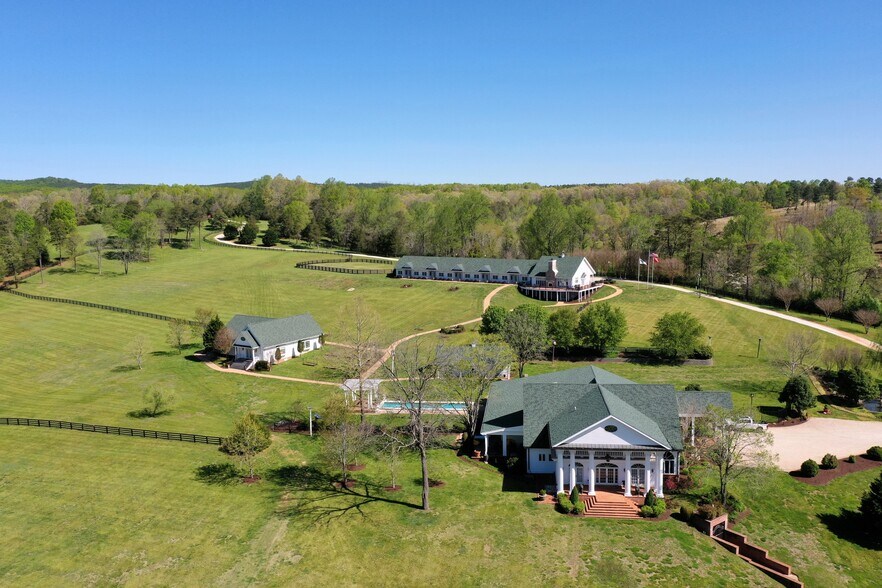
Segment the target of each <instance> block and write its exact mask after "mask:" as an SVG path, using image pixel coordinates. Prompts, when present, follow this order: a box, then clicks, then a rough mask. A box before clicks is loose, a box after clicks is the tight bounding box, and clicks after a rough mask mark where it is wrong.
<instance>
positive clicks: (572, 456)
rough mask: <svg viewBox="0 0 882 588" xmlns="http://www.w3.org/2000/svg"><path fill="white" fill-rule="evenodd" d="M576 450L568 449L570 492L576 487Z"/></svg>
mask: <svg viewBox="0 0 882 588" xmlns="http://www.w3.org/2000/svg"><path fill="white" fill-rule="evenodd" d="M576 484H577V482H576V450H575V449H570V492H572V491H573V488H575V487H576Z"/></svg>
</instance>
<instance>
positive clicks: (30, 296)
mask: <svg viewBox="0 0 882 588" xmlns="http://www.w3.org/2000/svg"><path fill="white" fill-rule="evenodd" d="M4 292H9V293H10V294H15V295H16V296H21V297H23V298H28V299H30V300H41V301H43V302H60V303H62V304H76V305H77V306H87V307H89V308H97V309H99V310H109V311H111V312H121V313H124V314H131V315H134V316H142V317H145V318H149V319H156V320H159V321H170V320H179V319H176V317H173V316H166V315H164V314H156V313H155V312H144V311H141V310H132V309H130V308H120V307H119V306H109V305H107V304H96V303H94V302H84V301H82V300H71V299H70V298H55V297H52V296H39V295H37V294H28V293H27V292H22V291H21V290H9V289H7V290H4ZM185 322H186V323H187V324H188V325H191V326H195V325H198V324H199V323H197V322H196V321H190V320H186V321H185Z"/></svg>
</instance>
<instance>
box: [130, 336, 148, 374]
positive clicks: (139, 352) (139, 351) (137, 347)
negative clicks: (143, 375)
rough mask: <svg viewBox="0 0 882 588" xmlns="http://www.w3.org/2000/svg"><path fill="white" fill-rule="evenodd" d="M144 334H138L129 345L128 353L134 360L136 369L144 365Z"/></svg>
mask: <svg viewBox="0 0 882 588" xmlns="http://www.w3.org/2000/svg"><path fill="white" fill-rule="evenodd" d="M144 347H145V341H144V335H138V336H137V337H135V340H134V341H133V342H132V345H131V347H129V355H131V356H132V359H134V360H135V363H136V364H137V365H138V369H139V370H140V369H143V367H144Z"/></svg>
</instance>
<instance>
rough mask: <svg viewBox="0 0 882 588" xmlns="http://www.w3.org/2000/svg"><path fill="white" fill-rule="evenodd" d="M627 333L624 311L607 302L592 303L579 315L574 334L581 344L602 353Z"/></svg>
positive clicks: (616, 343)
mask: <svg viewBox="0 0 882 588" xmlns="http://www.w3.org/2000/svg"><path fill="white" fill-rule="evenodd" d="M627 334H628V321H627V320H626V319H625V313H624V311H623V310H622V309H621V308H619V307H617V306H612V305H611V304H609V303H607V302H601V303H599V304H592V305H590V306H589V307H588V309H587V310H586V311H585V312H583V313H581V314H580V315H579V326H578V327H576V336H577V337H578V338H579V339H580V340H581V342H582V345H584V346H585V347H587V348H588V349H591V350H593V351H596V352H597V353H599V354H600V355H604V354H605V353H606V351H607V350H608V349H612V348H614V347H618V345H619V343H621V342H622V339H624V338H625V335H627Z"/></svg>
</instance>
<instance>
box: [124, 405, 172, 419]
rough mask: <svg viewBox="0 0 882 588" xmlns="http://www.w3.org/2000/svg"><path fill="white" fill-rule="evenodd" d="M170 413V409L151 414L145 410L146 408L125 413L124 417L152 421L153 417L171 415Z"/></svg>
mask: <svg viewBox="0 0 882 588" xmlns="http://www.w3.org/2000/svg"><path fill="white" fill-rule="evenodd" d="M171 412H172V411H171V409H166V410H160V411H157V412H152V411H150V410H147V409H146V408H142V409H139V410H130V411H129V412H127V413H126V416H128V417H130V418H133V419H152V418H155V417H161V416H163V415H167V414H171Z"/></svg>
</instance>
